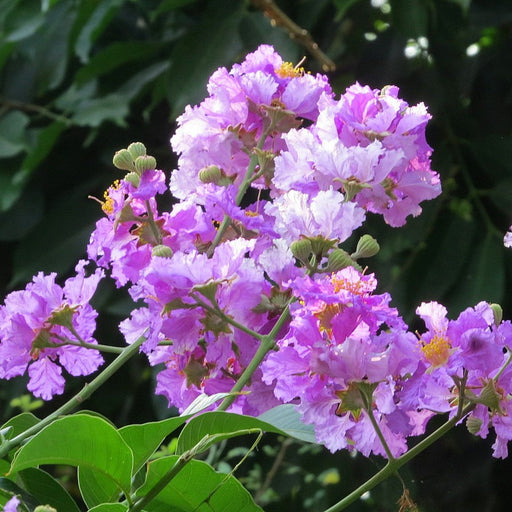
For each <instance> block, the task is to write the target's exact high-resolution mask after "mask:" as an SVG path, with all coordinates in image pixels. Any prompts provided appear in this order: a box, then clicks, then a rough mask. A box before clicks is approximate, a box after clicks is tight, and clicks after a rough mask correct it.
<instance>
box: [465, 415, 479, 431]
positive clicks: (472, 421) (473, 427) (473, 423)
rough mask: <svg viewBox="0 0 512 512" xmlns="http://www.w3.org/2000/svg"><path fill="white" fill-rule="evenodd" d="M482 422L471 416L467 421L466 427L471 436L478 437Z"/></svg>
mask: <svg viewBox="0 0 512 512" xmlns="http://www.w3.org/2000/svg"><path fill="white" fill-rule="evenodd" d="M482 423H483V422H482V420H481V419H480V418H477V417H475V416H469V417H468V419H467V420H466V427H467V429H468V432H469V433H470V434H473V435H474V436H476V435H477V434H478V432H480V428H481V427H482Z"/></svg>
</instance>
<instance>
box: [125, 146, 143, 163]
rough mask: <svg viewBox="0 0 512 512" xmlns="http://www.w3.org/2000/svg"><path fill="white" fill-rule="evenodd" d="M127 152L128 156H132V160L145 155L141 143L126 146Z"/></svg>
mask: <svg viewBox="0 0 512 512" xmlns="http://www.w3.org/2000/svg"><path fill="white" fill-rule="evenodd" d="M128 151H129V153H130V155H132V160H136V159H137V157H139V156H144V155H145V154H146V146H144V144H142V142H132V143H131V144H130V145H129V146H128Z"/></svg>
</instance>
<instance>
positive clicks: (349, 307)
mask: <svg viewBox="0 0 512 512" xmlns="http://www.w3.org/2000/svg"><path fill="white" fill-rule="evenodd" d="M376 284H377V282H376V280H375V278H374V277H373V276H364V275H361V274H360V273H359V272H357V271H356V270H355V269H353V268H347V269H344V270H342V271H340V272H338V273H336V274H333V275H332V276H330V277H327V276H322V277H317V278H315V279H312V278H310V277H304V278H299V279H296V280H295V281H293V282H292V283H291V287H292V289H293V290H294V292H295V295H296V296H297V297H298V298H299V299H300V300H299V301H298V302H295V303H294V304H292V305H291V307H290V312H291V316H292V320H291V323H290V329H289V331H288V333H287V334H286V336H285V337H284V338H283V339H282V340H279V341H278V345H279V351H278V352H273V353H271V354H269V355H268V356H267V359H266V360H265V361H264V363H263V364H262V367H261V368H262V372H263V381H264V382H265V383H266V384H267V385H274V386H275V388H274V393H275V395H276V397H277V398H279V399H280V400H282V401H284V402H291V403H297V404H298V410H299V412H300V413H301V414H302V416H303V421H305V422H306V423H312V424H313V425H314V427H315V433H316V437H317V440H318V441H319V442H322V443H324V444H325V445H326V446H327V448H328V449H329V450H331V451H336V450H339V449H342V448H347V449H357V450H359V451H361V452H362V453H364V454H365V455H369V454H370V453H376V454H381V455H386V451H385V449H384V447H383V446H382V444H381V443H380V440H379V439H378V437H376V434H375V431H374V429H373V426H372V422H371V420H370V417H369V414H370V412H369V411H368V410H367V409H366V408H365V407H366V406H365V405H364V400H363V398H362V396H363V394H364V393H367V394H368V393H370V394H371V397H370V396H368V403H372V404H373V405H372V410H371V413H372V414H373V415H374V417H375V418H376V421H377V422H378V424H379V426H380V428H381V430H382V432H383V434H384V436H385V438H386V441H387V444H388V447H389V449H390V450H391V452H392V454H393V455H399V454H401V453H403V452H404V451H405V450H406V448H407V446H406V443H405V439H406V437H407V436H408V435H411V434H412V432H418V431H420V430H421V429H422V427H423V425H424V423H425V422H424V421H423V419H422V418H419V417H418V418H414V417H412V416H409V415H408V414H407V410H402V408H401V404H400V403H399V402H398V401H396V400H395V398H394V397H395V389H396V387H397V386H398V385H400V386H401V385H402V381H404V380H405V379H406V378H407V376H408V375H409V374H411V373H414V372H415V371H416V368H417V365H418V347H417V341H416V338H415V336H414V335H412V334H410V333H406V331H405V330H404V327H405V326H404V324H403V322H402V320H401V319H400V318H399V317H398V314H397V312H396V310H394V309H393V308H391V307H390V306H389V299H390V298H389V295H386V294H384V295H374V293H373V292H374V290H375V287H376ZM383 327H384V328H385V329H386V330H383V331H382V332H380V330H381V329H382V328H383Z"/></svg>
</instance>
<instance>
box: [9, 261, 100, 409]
mask: <svg viewBox="0 0 512 512" xmlns="http://www.w3.org/2000/svg"><path fill="white" fill-rule="evenodd" d="M85 265H86V262H85V261H80V262H79V263H78V265H77V266H76V276H74V277H70V278H69V279H68V280H67V281H66V283H65V284H64V286H63V287H61V286H60V285H58V284H57V283H56V282H55V278H56V274H54V273H52V274H50V275H44V274H43V273H39V274H38V275H37V276H35V277H34V278H33V280H32V282H31V283H29V284H28V285H27V287H26V288H25V290H20V291H15V292H12V293H10V294H9V295H8V296H7V297H6V298H5V304H4V305H2V306H1V307H0V339H1V343H0V378H2V379H11V378H12V377H15V376H17V375H23V374H24V373H25V371H26V370H27V368H28V375H29V382H28V386H27V387H28V389H29V390H30V391H31V392H32V393H33V394H34V395H35V396H39V397H41V398H44V399H45V400H49V399H50V398H52V397H53V395H56V394H60V393H62V392H63V390H64V383H65V379H64V377H63V376H62V368H64V369H65V370H66V371H67V372H68V373H69V374H70V375H74V376H78V375H89V374H90V373H93V372H94V371H96V370H97V369H98V367H99V366H100V365H101V364H102V363H103V358H102V356H101V354H100V353H99V352H98V351H97V350H94V349H92V350H91V347H94V345H95V344H96V343H97V341H96V340H95V339H94V338H93V334H94V331H95V329H96V316H97V313H96V311H95V310H94V309H93V308H92V307H91V305H90V304H89V301H90V299H91V297H92V296H93V294H94V292H95V291H96V287H97V286H98V283H99V281H100V280H101V279H102V277H103V271H101V270H99V269H98V270H96V271H95V272H94V273H93V274H92V275H90V276H89V277H86V276H85ZM57 362H58V363H59V364H57Z"/></svg>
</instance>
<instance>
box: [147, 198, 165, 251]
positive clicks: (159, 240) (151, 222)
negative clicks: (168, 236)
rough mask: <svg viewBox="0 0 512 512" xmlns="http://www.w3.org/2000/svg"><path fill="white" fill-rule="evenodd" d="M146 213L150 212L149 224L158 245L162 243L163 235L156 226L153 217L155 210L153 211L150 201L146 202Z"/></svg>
mask: <svg viewBox="0 0 512 512" xmlns="http://www.w3.org/2000/svg"><path fill="white" fill-rule="evenodd" d="M146 211H147V212H148V224H149V228H150V229H151V233H152V234H153V236H154V237H155V240H156V243H157V245H159V244H161V243H162V233H161V231H160V228H159V227H158V226H157V225H156V222H155V217H154V215H153V210H152V209H151V204H150V203H149V201H146Z"/></svg>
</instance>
